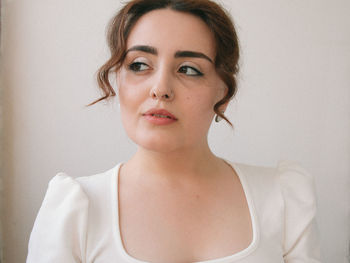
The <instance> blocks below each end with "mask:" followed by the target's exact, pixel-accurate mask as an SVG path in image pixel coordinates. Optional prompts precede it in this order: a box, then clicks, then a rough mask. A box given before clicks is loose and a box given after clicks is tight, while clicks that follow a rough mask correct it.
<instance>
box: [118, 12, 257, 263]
mask: <svg viewBox="0 0 350 263" xmlns="http://www.w3.org/2000/svg"><path fill="white" fill-rule="evenodd" d="M140 46H142V48H140ZM145 46H146V47H147V48H145ZM140 49H141V50H140ZM127 50H129V52H128V53H127V56H126V59H125V62H124V64H123V65H122V67H121V68H120V70H119V71H118V72H117V85H118V93H119V94H118V95H119V100H120V108H121V116H122V121H123V125H124V128H125V130H126V132H127V134H128V136H129V137H130V138H131V139H132V140H133V141H134V142H135V143H136V144H137V145H138V150H137V152H136V154H135V155H134V156H133V157H132V158H131V159H130V160H129V161H128V162H126V163H124V164H123V165H122V167H121V170H120V174H119V187H120V193H119V194H120V197H119V200H120V217H121V218H120V228H121V232H122V236H123V242H124V247H125V248H126V250H127V251H128V253H129V254H131V255H134V257H136V258H140V259H143V260H148V261H151V262H156V261H159V262H170V261H169V259H170V258H171V259H174V260H175V259H176V260H175V261H177V262H190V261H194V260H195V259H197V260H198V259H201V257H203V258H210V257H212V258H215V257H220V256H227V255H230V254H232V252H234V251H239V250H242V249H244V248H245V247H247V246H248V245H249V243H250V240H251V235H252V232H251V228H250V216H249V210H248V207H247V204H246V200H245V195H244V192H243V190H242V187H241V184H240V182H239V179H238V177H237V175H236V174H235V171H234V170H233V169H232V168H231V167H230V166H229V165H227V164H226V163H225V162H224V161H223V160H222V159H220V158H218V157H216V156H215V155H214V154H213V153H212V152H211V150H210V148H209V146H208V139H207V136H208V130H209V127H210V125H211V123H212V121H213V117H214V115H215V113H214V111H213V107H214V105H215V104H216V102H218V101H219V100H220V99H221V98H223V96H224V94H225V92H226V86H225V85H224V83H223V82H222V81H221V79H220V78H219V76H218V75H217V73H216V71H215V66H214V64H213V61H215V54H216V47H215V40H214V36H213V34H212V32H211V31H210V29H209V28H208V27H207V25H206V24H205V23H204V22H203V21H202V20H200V19H199V18H197V17H195V16H193V15H190V14H186V13H180V12H175V11H172V10H170V9H161V10H155V11H151V12H149V13H147V14H145V15H144V16H142V17H141V18H140V19H139V20H138V21H137V23H136V24H135V26H134V27H133V29H132V30H131V33H130V35H129V37H128V40H127ZM182 51H191V52H195V53H196V56H195V57H193V53H191V54H190V55H189V53H188V52H186V53H184V52H182ZM179 52H182V53H179ZM176 54H178V55H176ZM179 54H181V56H179ZM198 54H200V55H198ZM198 56H200V57H198ZM166 94H167V95H169V96H165V95H166ZM225 107H226V105H224V106H223V107H222V108H221V110H225ZM152 108H163V109H166V110H167V111H169V112H170V113H172V114H173V115H175V117H176V118H177V120H176V121H175V122H173V123H171V124H169V125H155V124H152V123H150V122H149V121H147V120H146V119H145V117H144V116H143V114H144V113H145V112H146V111H148V110H150V109H152ZM203 211H208V216H203ZM217 215H220V216H217ZM141 219H142V220H141ZM125 222H127V223H125ZM208 226H211V227H210V228H208ZM208 229H210V230H208ZM146 230H147V231H149V232H147V233H145V231H146ZM140 233H143V234H142V235H140ZM218 233H222V235H221V239H220V240H219V241H218V240H216V238H217V235H218ZM140 236H142V237H145V238H147V239H142V238H140ZM232 236H237V239H232ZM213 237H215V238H213ZM210 240H213V241H212V242H214V241H215V243H213V244H212V243H210ZM160 241H161V242H160ZM152 244H162V245H163V244H164V247H153V246H152ZM166 244H168V245H166ZM203 247H210V248H211V250H209V249H208V250H206V253H207V254H205V253H204V251H203ZM174 248H176V249H174ZM174 251H177V254H176V255H173V254H172V253H173V252H174ZM179 251H180V252H181V253H178V252H179ZM175 261H174V262H175Z"/></svg>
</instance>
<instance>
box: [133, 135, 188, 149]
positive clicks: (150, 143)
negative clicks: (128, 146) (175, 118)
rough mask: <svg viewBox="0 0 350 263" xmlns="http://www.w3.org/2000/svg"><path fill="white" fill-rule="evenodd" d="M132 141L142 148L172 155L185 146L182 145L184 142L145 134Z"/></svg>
mask: <svg viewBox="0 0 350 263" xmlns="http://www.w3.org/2000/svg"><path fill="white" fill-rule="evenodd" d="M131 140H133V142H134V143H136V144H137V145H138V146H139V147H141V148H144V149H146V150H148V151H154V152H159V153H170V152H173V151H175V150H177V149H179V148H181V146H183V145H182V143H181V141H182V142H183V140H176V139H175V138H169V136H159V134H154V135H151V136H146V135H145V134H143V135H142V136H140V137H138V136H135V137H134V138H131Z"/></svg>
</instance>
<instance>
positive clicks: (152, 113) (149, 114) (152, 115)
mask: <svg viewBox="0 0 350 263" xmlns="http://www.w3.org/2000/svg"><path fill="white" fill-rule="evenodd" d="M157 115H162V116H166V117H160V116H157ZM142 116H144V117H145V119H146V120H147V121H149V122H150V123H152V124H156V125H167V124H171V123H174V122H175V121H177V118H176V117H175V116H174V115H173V114H171V113H170V112H169V111H167V110H165V109H156V108H153V109H150V110H148V111H146V112H145V113H143V114H142Z"/></svg>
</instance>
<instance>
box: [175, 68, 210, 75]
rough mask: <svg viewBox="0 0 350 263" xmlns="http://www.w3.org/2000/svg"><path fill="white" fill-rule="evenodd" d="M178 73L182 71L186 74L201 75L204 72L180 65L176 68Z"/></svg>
mask: <svg viewBox="0 0 350 263" xmlns="http://www.w3.org/2000/svg"><path fill="white" fill-rule="evenodd" d="M178 72H179V73H183V74H185V75H187V76H197V77H198V76H203V75H204V74H203V73H202V72H200V71H199V70H198V69H195V68H193V67H190V66H182V67H180V68H179V70H178Z"/></svg>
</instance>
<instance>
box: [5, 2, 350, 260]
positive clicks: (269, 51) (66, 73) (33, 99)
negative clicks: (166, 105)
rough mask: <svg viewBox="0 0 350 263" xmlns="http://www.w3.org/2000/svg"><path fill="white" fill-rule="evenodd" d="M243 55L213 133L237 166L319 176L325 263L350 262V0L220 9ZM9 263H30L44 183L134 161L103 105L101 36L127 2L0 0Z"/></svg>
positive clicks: (111, 111)
mask: <svg viewBox="0 0 350 263" xmlns="http://www.w3.org/2000/svg"><path fill="white" fill-rule="evenodd" d="M221 2H222V3H223V4H224V6H226V7H227V9H229V10H230V12H231V14H232V16H233V18H234V20H235V22H236V25H237V28H238V32H239V36H240V41H241V48H242V60H241V74H240V77H239V93H238V95H237V97H236V98H235V99H234V100H233V101H232V102H231V105H230V108H229V110H228V116H229V118H230V119H231V121H232V122H233V124H234V126H235V129H234V130H231V129H230V128H229V127H228V126H227V125H226V124H225V123H224V122H221V123H219V124H215V123H214V124H213V126H212V128H211V130H210V135H209V140H210V145H211V147H212V149H213V151H214V152H215V153H216V154H218V155H220V156H222V157H224V158H226V159H229V160H232V161H235V162H245V163H249V164H256V165H264V166H275V165H276V164H277V161H278V160H280V159H290V160H295V161H298V162H300V163H301V164H302V165H303V166H304V167H305V168H306V169H307V170H309V172H310V173H311V174H313V175H314V177H315V182H316V187H317V194H318V208H319V210H318V216H317V222H318V225H319V229H320V235H321V245H322V252H323V254H324V262H332V263H345V262H348V260H349V257H348V256H349V234H350V228H349V219H350V217H349V200H350V196H349V189H350V187H349V186H350V178H349V175H350V136H349V135H350V120H349V117H350V74H349V73H350V33H349V32H350V30H349V28H350V16H349V13H350V1H348V0H334V1H320V0H317V1H316V0H308V1H281V0H265V1H250V0H234V1H221ZM2 4H3V7H4V10H3V11H4V15H5V17H4V21H3V22H4V24H3V32H2V66H3V69H2V71H3V74H2V78H3V79H2V82H3V83H4V85H3V87H4V90H3V112H4V137H3V139H4V154H3V155H4V160H3V164H4V167H3V171H4V172H3V173H2V175H1V176H2V177H3V183H4V191H3V193H2V197H3V200H5V201H4V202H3V209H4V213H3V214H2V219H3V225H4V231H3V232H4V241H5V246H4V259H5V260H4V263H18V262H24V261H25V257H26V253H27V243H28V239H29V234H30V231H31V228H32V226H33V222H34V219H35V216H36V214H37V212H38V209H39V207H40V205H41V202H42V200H43V197H44V194H45V191H46V189H47V184H48V181H49V180H50V179H51V178H52V177H53V176H54V175H55V174H56V173H57V172H59V171H65V172H67V173H68V174H70V175H71V176H74V177H77V176H82V175H90V174H94V173H97V172H101V171H105V170H107V169H109V168H111V167H112V166H114V165H115V164H116V163H118V162H121V161H125V160H127V159H128V158H129V157H130V156H131V155H132V153H133V152H134V151H135V149H136V148H135V145H133V143H132V142H131V141H130V140H129V139H128V138H127V137H126V134H125V132H124V130H123V128H122V126H121V122H120V116H119V110H118V106H116V105H117V99H116V100H114V101H112V102H111V103H100V104H98V105H96V106H93V107H90V108H86V107H84V105H86V104H88V103H90V102H91V101H93V100H94V99H96V98H97V97H98V96H99V95H100V93H99V92H98V90H97V85H96V81H95V79H94V74H95V72H96V70H97V68H98V67H99V66H100V65H101V64H102V63H103V62H104V60H105V59H106V58H107V55H108V50H107V48H106V44H105V26H106V24H107V22H108V20H109V18H110V17H111V16H112V14H113V13H114V12H115V11H116V9H117V8H118V7H119V5H120V4H119V1H112V0H105V1H92V0H74V1H72V0H61V1H56V0H55V1H53V0H30V1H26V0H16V1H14V0H13V1H10V0H7V1H6V0H3V1H2Z"/></svg>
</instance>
